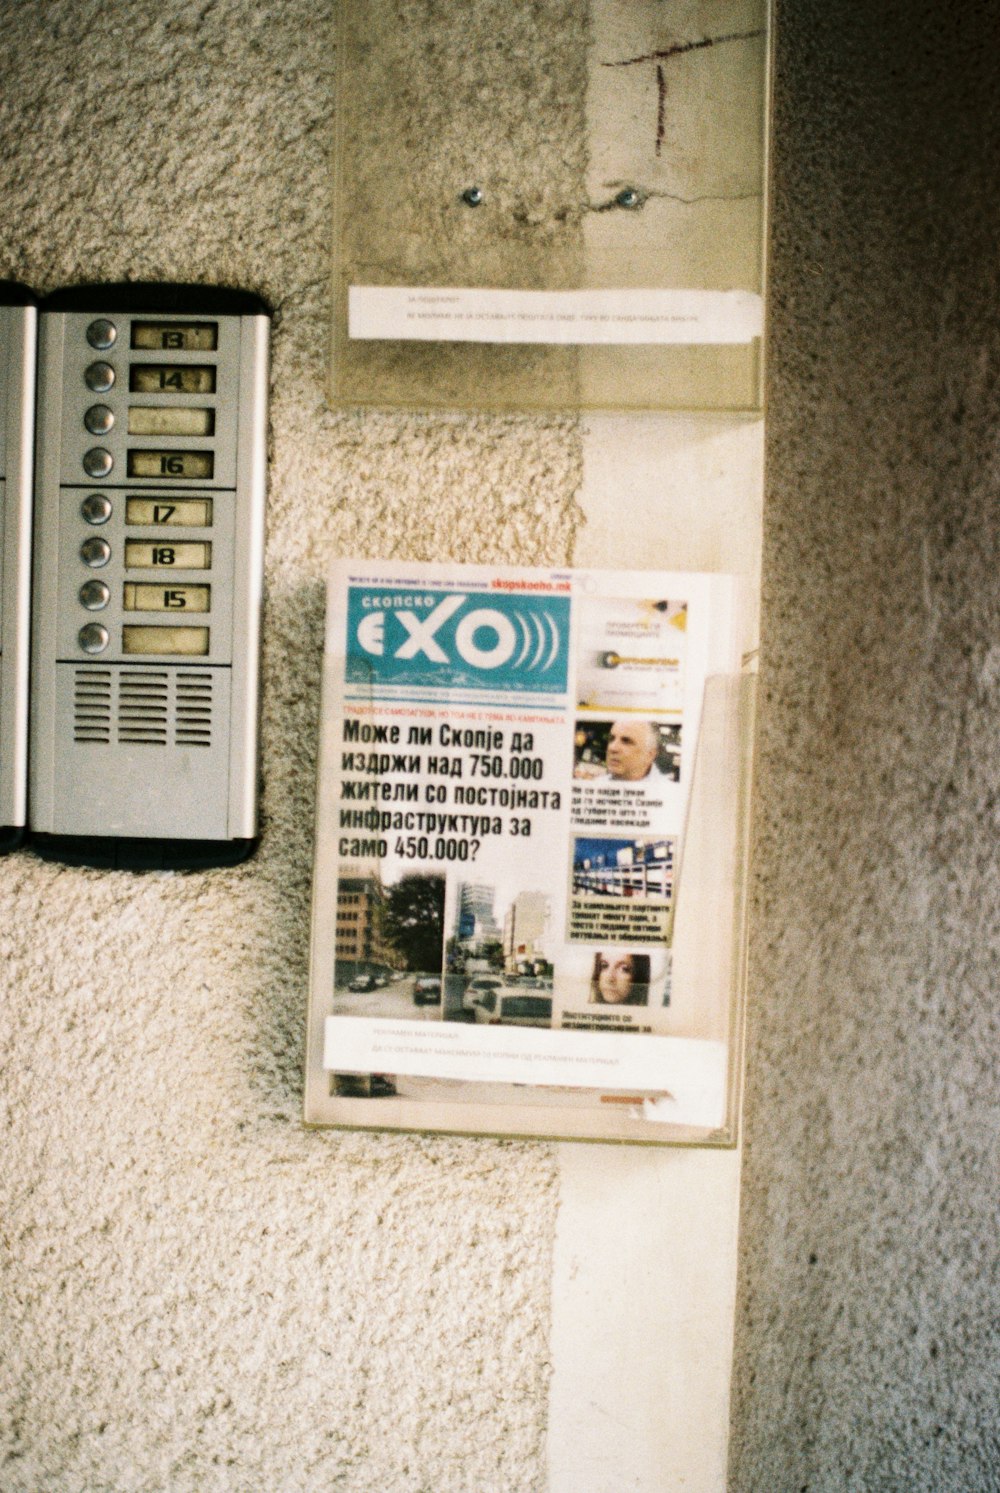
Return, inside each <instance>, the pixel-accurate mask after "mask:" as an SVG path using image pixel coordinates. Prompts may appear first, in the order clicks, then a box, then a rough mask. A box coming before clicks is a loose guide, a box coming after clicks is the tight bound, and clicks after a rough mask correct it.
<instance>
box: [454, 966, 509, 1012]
mask: <svg viewBox="0 0 1000 1493" xmlns="http://www.w3.org/2000/svg"><path fill="white" fill-rule="evenodd" d="M503 984H504V982H503V980H501V978H500V976H499V975H475V976H473V978H472V979H471V980H470V981H469V983H468V985H466V987H465V990H464V991H463V992H462V1005H463V1006H464V1007H465V1009H466V1010H467V1011H474V1010H475V1009H476V1004H477V1002H478V1000H479V997H480V996H481V995H482V994H483V993H484V992H485V991H487V990H500V989H501V988H502V987H503Z"/></svg>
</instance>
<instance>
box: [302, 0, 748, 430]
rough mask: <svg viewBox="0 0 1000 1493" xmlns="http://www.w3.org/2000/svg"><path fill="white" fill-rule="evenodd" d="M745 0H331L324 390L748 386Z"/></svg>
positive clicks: (590, 402) (605, 394)
mask: <svg viewBox="0 0 1000 1493" xmlns="http://www.w3.org/2000/svg"><path fill="white" fill-rule="evenodd" d="M768 31H769V28H768V4H767V0H723V3H721V4H720V3H717V0H711V3H710V0H694V3H687V4H683V3H682V4H679V5H671V6H669V7H668V6H666V5H664V4H663V3H662V0H630V3H629V4H628V5H622V4H621V3H620V0H590V3H589V4H585V5H571V4H567V3H566V0H539V3H538V4H533V5H530V6H527V5H507V6H497V5H496V4H494V3H492V0H466V3H463V4H462V5H455V4H454V3H453V0H426V3H423V4H421V5H420V6H408V7H402V8H401V7H399V6H397V5H395V4H389V3H387V0H341V6H340V24H339V46H338V94H337V97H338V101H339V109H338V117H337V140H336V156H335V193H334V204H335V206H334V219H335V221H334V268H333V300H334V317H333V329H332V347H331V377H330V399H331V402H332V403H333V404H334V405H381V406H408V407H417V408H435V407H438V408H440V407H447V408H453V409H521V410H544V409H609V410H712V411H729V412H736V413H747V414H754V413H756V412H759V411H760V409H761V405H762V358H761V346H762V333H763V291H764V241H765V207H766V193H765V160H766V130H767V113H768V73H769V34H768Z"/></svg>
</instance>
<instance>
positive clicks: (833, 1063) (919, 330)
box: [731, 0, 1000, 1493]
mask: <svg viewBox="0 0 1000 1493" xmlns="http://www.w3.org/2000/svg"><path fill="white" fill-rule="evenodd" d="M995 25H996V14H995V11H994V10H993V8H992V7H990V6H987V5H972V6H966V7H962V8H960V9H958V10H947V11H945V10H943V9H942V8H941V7H939V6H933V5H929V4H926V3H919V4H911V3H904V0H877V3H875V4H873V5H859V6H852V5H847V4H837V5H835V6H833V7H832V8H831V7H830V6H829V5H821V4H817V3H814V0H800V3H797V4H789V5H787V6H786V7H784V10H783V13H782V17H781V23H780V27H779V42H778V85H777V114H776V120H775V167H776V172H775V175H776V207H775V215H774V259H773V280H772V330H773V345H772V364H771V405H770V411H769V431H768V451H769V461H770V473H769V506H768V510H767V512H768V516H767V522H766V529H765V566H764V568H765V581H764V590H765V594H764V624H763V653H762V658H763V672H762V683H763V685H764V701H763V710H762V712H761V740H760V747H761V751H760V762H759V776H758V783H757V786H758V820H757V822H758V830H759V837H760V838H759V849H758V857H757V869H758V878H759V879H758V883H757V899H756V909H755V925H754V926H755V941H754V957H753V972H752V988H753V1002H752V1006H751V1015H750V1041H749V1053H748V1063H749V1069H748V1104H747V1132H746V1134H747V1143H746V1159H745V1168H744V1190H743V1214H742V1220H743V1232H742V1262H743V1263H742V1276H741V1307H740V1316H739V1323H738V1334H737V1359H736V1370H735V1379H734V1389H735V1400H734V1421H733V1444H732V1463H731V1475H732V1486H733V1487H734V1488H738V1489H740V1490H746V1493H760V1490H762V1489H768V1490H770V1489H775V1490H796V1493H797V1490H799V1489H802V1490H805V1489H808V1490H809V1493H819V1490H824V1493H826V1490H840V1489H844V1490H847V1489H850V1490H852V1493H853V1490H858V1489H866V1490H867V1489H875V1490H887V1489H900V1490H903V1489H905V1490H907V1493H910V1490H914V1489H920V1490H927V1493H945V1490H959V1489H961V1490H966V1493H969V1490H983V1489H992V1488H997V1487H1000V1410H998V1406H1000V1333H998V1317H1000V1279H998V1275H1000V1254H998V1240H1000V1229H998V1219H997V1182H998V1177H1000V1164H998V1163H1000V1147H998V1130H1000V1126H998V1120H1000V1115H998V1107H997V1082H996V1073H997V1057H998V1050H1000V1016H998V1001H997V986H998V976H1000V965H998V934H1000V903H998V888H1000V840H998V834H997V831H998V808H997V805H998V791H1000V775H998V762H1000V756H998V752H997V737H998V720H1000V581H998V570H997V562H998V558H1000V522H998V506H997V498H998V488H1000V331H998V328H1000V320H998V315H997V307H998V304H1000V294H998V293H1000V257H998V253H997V245H998V242H1000V222H998V216H1000V197H998V193H997V161H998V159H1000V152H998V146H1000V132H998V124H1000V110H998V100H1000V94H998V89H997V73H996V48H995Z"/></svg>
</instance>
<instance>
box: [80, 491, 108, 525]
mask: <svg viewBox="0 0 1000 1493" xmlns="http://www.w3.org/2000/svg"><path fill="white" fill-rule="evenodd" d="M80 512H81V514H82V515H83V517H84V518H85V519H86V520H87V522H88V524H106V523H107V521H108V519H109V518H110V517H111V499H110V498H106V497H105V496H104V494H103V493H102V492H91V493H88V494H87V496H86V497H85V498H84V500H83V502H82V503H81V504H80Z"/></svg>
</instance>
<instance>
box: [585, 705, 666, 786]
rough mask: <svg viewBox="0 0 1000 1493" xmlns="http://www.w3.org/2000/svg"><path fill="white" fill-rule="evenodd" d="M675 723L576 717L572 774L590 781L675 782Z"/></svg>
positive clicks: (650, 784) (646, 783)
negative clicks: (590, 719) (577, 719)
mask: <svg viewBox="0 0 1000 1493" xmlns="http://www.w3.org/2000/svg"><path fill="white" fill-rule="evenodd" d="M680 737H681V728H680V726H679V725H660V724H658V723H657V722H656V721H648V720H642V719H638V718H633V717H630V716H623V717H622V718H621V719H619V720H615V721H595V722H587V721H578V722H577V730H576V737H575V741H574V748H575V750H574V771H573V776H574V777H575V778H577V779H582V780H584V781H588V782H591V783H636V784H644V785H645V786H647V787H651V786H652V785H653V784H654V783H664V782H669V783H676V782H677V781H678V780H679V778H680V758H681V748H680Z"/></svg>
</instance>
